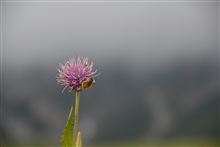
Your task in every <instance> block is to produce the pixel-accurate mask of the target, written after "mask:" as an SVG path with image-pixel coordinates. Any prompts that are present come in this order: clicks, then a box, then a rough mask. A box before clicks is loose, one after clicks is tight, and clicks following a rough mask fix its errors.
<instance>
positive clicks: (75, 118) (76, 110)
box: [73, 91, 80, 143]
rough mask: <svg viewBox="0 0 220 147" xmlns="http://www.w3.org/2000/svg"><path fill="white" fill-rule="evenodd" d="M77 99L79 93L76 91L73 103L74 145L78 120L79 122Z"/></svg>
mask: <svg viewBox="0 0 220 147" xmlns="http://www.w3.org/2000/svg"><path fill="white" fill-rule="evenodd" d="M79 97H80V92H79V91H76V102H75V115H74V123H73V125H74V126H73V143H76V136H77V129H78V120H79Z"/></svg>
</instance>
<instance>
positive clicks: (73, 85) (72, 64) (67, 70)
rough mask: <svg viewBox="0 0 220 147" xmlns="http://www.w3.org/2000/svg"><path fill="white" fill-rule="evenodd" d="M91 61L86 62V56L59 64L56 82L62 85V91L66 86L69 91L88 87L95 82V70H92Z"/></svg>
mask: <svg viewBox="0 0 220 147" xmlns="http://www.w3.org/2000/svg"><path fill="white" fill-rule="evenodd" d="M92 68H93V63H92V62H90V63H89V62H88V58H85V57H78V58H77V59H75V58H72V59H69V60H68V61H66V62H65V63H64V64H60V69H58V71H59V73H58V75H57V82H58V83H59V84H61V85H63V86H64V89H63V91H64V90H65V89H66V88H68V89H69V91H73V90H74V91H81V90H83V89H87V88H90V87H91V86H92V85H94V84H95V79H94V78H95V77H96V76H97V74H96V72H97V71H92V70H93V69H92Z"/></svg>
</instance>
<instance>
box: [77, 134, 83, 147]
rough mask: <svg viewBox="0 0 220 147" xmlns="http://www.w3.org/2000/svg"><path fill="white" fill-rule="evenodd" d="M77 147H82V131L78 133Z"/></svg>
mask: <svg viewBox="0 0 220 147" xmlns="http://www.w3.org/2000/svg"><path fill="white" fill-rule="evenodd" d="M76 147H82V137H81V132H80V131H79V132H78V133H77V139H76Z"/></svg>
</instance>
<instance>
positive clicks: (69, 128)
mask: <svg viewBox="0 0 220 147" xmlns="http://www.w3.org/2000/svg"><path fill="white" fill-rule="evenodd" d="M61 143H62V147H72V146H73V106H72V107H71V109H70V113H69V117H68V120H67V122H66V126H65V128H64V130H63V134H62V136H61Z"/></svg>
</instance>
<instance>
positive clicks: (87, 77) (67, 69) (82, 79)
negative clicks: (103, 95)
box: [57, 57, 97, 147]
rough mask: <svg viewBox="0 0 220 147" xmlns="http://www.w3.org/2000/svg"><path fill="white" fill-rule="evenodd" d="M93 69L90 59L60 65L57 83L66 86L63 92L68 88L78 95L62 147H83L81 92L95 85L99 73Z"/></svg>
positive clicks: (74, 60)
mask: <svg viewBox="0 0 220 147" xmlns="http://www.w3.org/2000/svg"><path fill="white" fill-rule="evenodd" d="M92 68H93V63H92V62H90V63H89V62H88V58H85V57H84V58H81V57H78V58H77V59H75V58H72V59H69V60H68V61H66V62H65V63H64V64H60V69H58V72H59V73H58V74H57V82H58V83H59V84H61V85H63V86H64V89H63V91H64V90H65V89H66V88H68V89H69V91H74V92H75V93H76V99H75V111H74V110H73V109H74V104H72V106H71V109H70V113H69V117H68V119H67V123H66V127H65V128H64V131H63V133H62V136H61V142H62V147H82V139H81V133H80V131H78V117H79V100H80V91H81V90H84V89H87V88H90V87H91V86H92V85H94V84H95V77H96V76H97V74H96V72H97V71H93V70H92ZM73 113H74V114H73ZM77 132H78V136H77Z"/></svg>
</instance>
